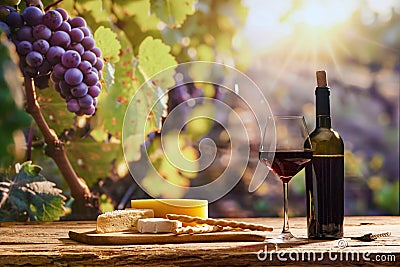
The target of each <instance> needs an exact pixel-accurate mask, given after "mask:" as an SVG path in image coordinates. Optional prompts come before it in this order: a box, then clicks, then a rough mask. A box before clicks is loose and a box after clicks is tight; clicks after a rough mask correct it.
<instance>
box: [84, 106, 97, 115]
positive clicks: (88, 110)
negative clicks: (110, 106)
mask: <svg viewBox="0 0 400 267" xmlns="http://www.w3.org/2000/svg"><path fill="white" fill-rule="evenodd" d="M81 110H82V112H83V114H85V115H93V114H94V112H95V111H96V108H95V107H94V105H90V106H89V107H88V108H82V109H81Z"/></svg>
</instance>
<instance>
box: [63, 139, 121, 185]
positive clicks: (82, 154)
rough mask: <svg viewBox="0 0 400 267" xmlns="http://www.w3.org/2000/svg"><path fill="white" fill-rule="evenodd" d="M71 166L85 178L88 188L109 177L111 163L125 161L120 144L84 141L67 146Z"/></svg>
mask: <svg viewBox="0 0 400 267" xmlns="http://www.w3.org/2000/svg"><path fill="white" fill-rule="evenodd" d="M67 152H68V156H69V158H70V161H71V165H72V167H73V168H74V170H75V171H76V172H77V173H78V175H79V176H80V177H84V178H85V181H86V183H87V184H88V186H89V187H90V186H92V185H93V184H94V183H96V182H97V180H98V179H100V178H104V177H107V176H109V174H110V170H111V162H113V161H115V162H116V163H115V164H118V163H120V162H122V161H123V155H122V150H121V146H120V144H113V143H108V144H106V143H97V142H94V141H92V140H88V138H87V139H83V140H80V141H75V142H71V143H70V144H69V145H68V146H67Z"/></svg>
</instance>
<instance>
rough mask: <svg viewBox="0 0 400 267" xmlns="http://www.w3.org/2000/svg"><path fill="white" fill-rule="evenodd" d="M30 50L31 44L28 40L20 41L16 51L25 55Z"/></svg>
mask: <svg viewBox="0 0 400 267" xmlns="http://www.w3.org/2000/svg"><path fill="white" fill-rule="evenodd" d="M31 51H32V44H31V43H30V42H28V41H21V42H19V44H18V45H17V52H18V54H20V55H21V56H25V55H27V54H28V53H29V52H31Z"/></svg>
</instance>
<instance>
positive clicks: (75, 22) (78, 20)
mask: <svg viewBox="0 0 400 267" xmlns="http://www.w3.org/2000/svg"><path fill="white" fill-rule="evenodd" d="M69 24H71V27H72V28H79V27H86V21H85V20H84V19H83V18H82V17H75V18H73V19H70V20H69Z"/></svg>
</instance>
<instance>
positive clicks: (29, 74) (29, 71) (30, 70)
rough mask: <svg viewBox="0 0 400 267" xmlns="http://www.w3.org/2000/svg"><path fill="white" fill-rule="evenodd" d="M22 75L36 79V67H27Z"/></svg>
mask: <svg viewBox="0 0 400 267" xmlns="http://www.w3.org/2000/svg"><path fill="white" fill-rule="evenodd" d="M22 73H23V74H24V76H27V77H31V78H33V77H35V76H36V75H37V70H36V68H34V67H31V66H25V67H24V68H23V69H22Z"/></svg>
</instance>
